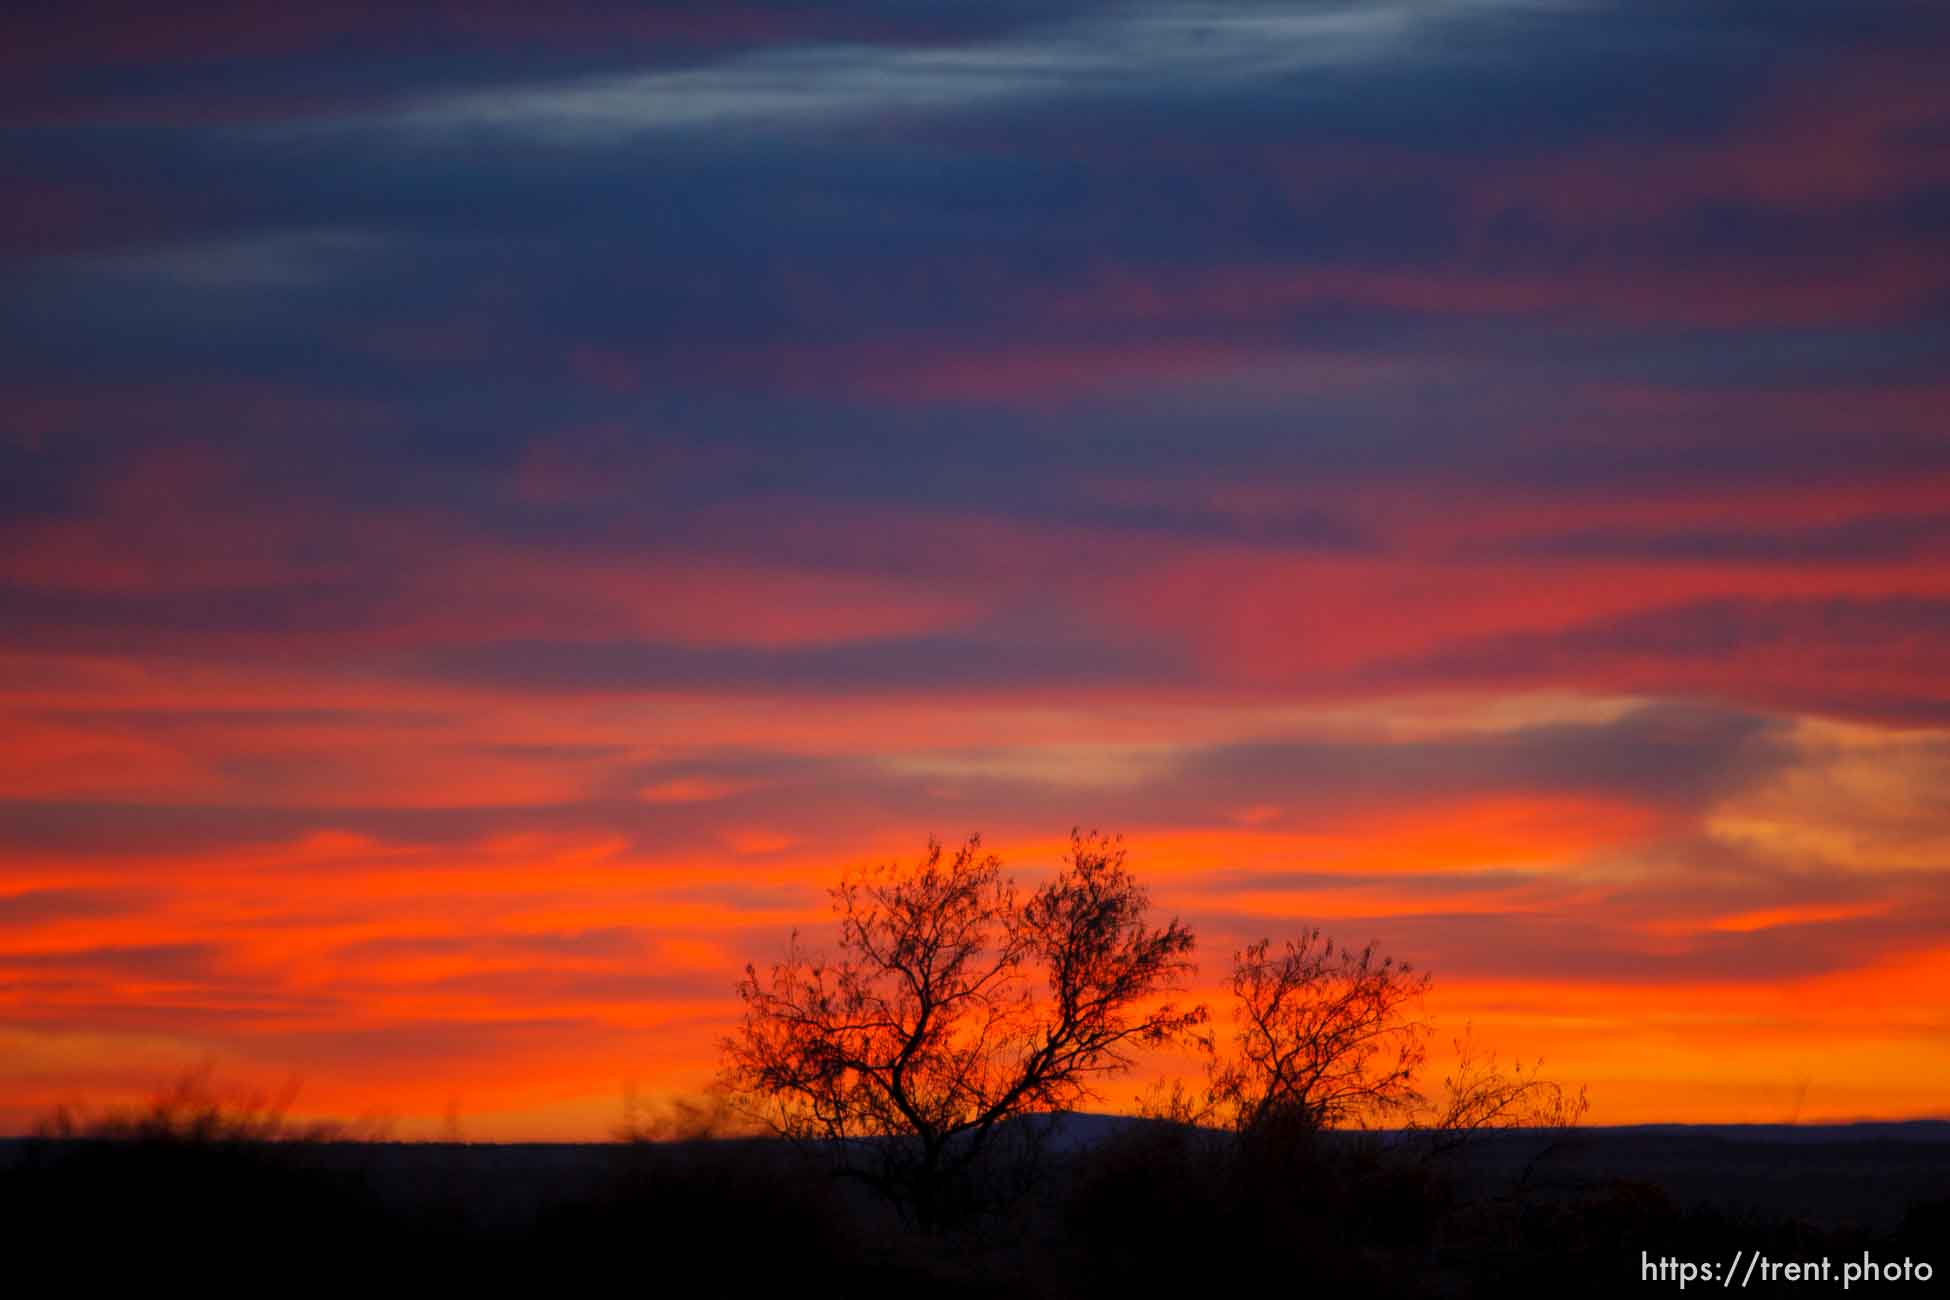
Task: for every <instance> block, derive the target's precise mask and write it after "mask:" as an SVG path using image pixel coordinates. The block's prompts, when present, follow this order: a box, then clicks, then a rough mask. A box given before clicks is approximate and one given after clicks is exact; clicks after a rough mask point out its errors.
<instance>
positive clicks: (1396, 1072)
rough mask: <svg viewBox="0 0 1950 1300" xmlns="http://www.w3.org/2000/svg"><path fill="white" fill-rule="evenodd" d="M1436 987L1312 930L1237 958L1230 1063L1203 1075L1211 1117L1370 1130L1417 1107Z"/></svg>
mask: <svg viewBox="0 0 1950 1300" xmlns="http://www.w3.org/2000/svg"><path fill="white" fill-rule="evenodd" d="M1428 987H1429V977H1428V976H1427V975H1422V974H1417V973H1416V972H1415V971H1414V970H1413V969H1412V968H1411V967H1410V966H1409V965H1408V964H1407V963H1406V962H1400V963H1398V962H1396V961H1395V960H1394V959H1393V958H1391V957H1383V956H1380V955H1379V954H1377V952H1376V951H1375V945H1374V944H1372V943H1370V944H1368V945H1367V946H1366V947H1365V948H1358V949H1356V948H1346V947H1337V946H1335V944H1334V943H1333V942H1332V941H1331V940H1328V939H1324V938H1322V937H1321V933H1320V931H1319V930H1317V929H1316V930H1309V931H1307V932H1305V933H1303V934H1302V935H1301V936H1300V937H1299V938H1298V939H1296V940H1290V941H1289V942H1288V943H1287V944H1286V945H1285V946H1284V947H1283V948H1282V949H1281V950H1280V951H1279V952H1277V953H1276V952H1274V951H1273V950H1272V944H1271V942H1270V941H1269V940H1266V939H1261V940H1260V941H1259V942H1257V943H1254V944H1251V945H1249V946H1248V947H1247V948H1246V949H1245V950H1244V951H1242V952H1239V953H1236V954H1234V956H1233V969H1232V992H1233V996H1234V997H1235V999H1236V1003H1235V1006H1234V1010H1233V1021H1234V1025H1235V1032H1234V1034H1233V1045H1234V1053H1233V1055H1232V1056H1231V1057H1229V1058H1227V1059H1223V1060H1220V1061H1217V1062H1215V1063H1214V1064H1213V1065H1212V1066H1211V1067H1210V1069H1209V1072H1208V1089H1207V1110H1206V1115H1207V1116H1208V1117H1211V1116H1215V1117H1217V1118H1219V1119H1220V1120H1222V1121H1224V1122H1225V1123H1227V1124H1228V1125H1229V1126H1231V1127H1232V1128H1234V1129H1235V1130H1237V1131H1239V1132H1241V1133H1252V1132H1257V1131H1262V1130H1264V1129H1267V1128H1268V1127H1271V1126H1274V1125H1278V1126H1281V1127H1287V1128H1298V1129H1301V1130H1313V1129H1320V1128H1333V1127H1339V1126H1343V1125H1348V1124H1362V1125H1366V1124H1370V1123H1373V1122H1375V1121H1378V1120H1381V1119H1385V1118H1389V1117H1393V1116H1396V1115H1402V1114H1406V1113H1407V1112H1408V1111H1410V1110H1411V1109H1412V1108H1413V1107H1414V1106H1415V1105H1416V1104H1417V1103H1418V1102H1419V1101H1420V1100H1421V1097H1420V1094H1419V1093H1418V1092H1417V1091H1416V1088H1415V1075H1416V1071H1417V1070H1419V1069H1420V1068H1421V1065H1422V1062H1423V1060H1424V1058H1425V1047H1424V1044H1425V1042H1426V1039H1427V1037H1428V1027H1427V1026H1426V1025H1425V1024H1424V1023H1423V1022H1422V1021H1420V1020H1418V1019H1416V1018H1415V1017H1414V1014H1413V1013H1414V1012H1415V1010H1416V1009H1417V1007H1418V1006H1419V1003H1420V1001H1421V998H1422V996H1423V994H1424V993H1426V992H1427V991H1428Z"/></svg>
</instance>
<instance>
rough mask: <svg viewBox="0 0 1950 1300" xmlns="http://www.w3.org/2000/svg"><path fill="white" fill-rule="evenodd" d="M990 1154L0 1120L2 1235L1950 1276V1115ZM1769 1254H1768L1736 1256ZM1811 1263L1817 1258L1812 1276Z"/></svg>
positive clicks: (1415, 1269) (588, 1264)
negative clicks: (940, 1208) (139, 1128)
mask: <svg viewBox="0 0 1950 1300" xmlns="http://www.w3.org/2000/svg"><path fill="white" fill-rule="evenodd" d="M992 1172H993V1174H994V1178H993V1179H992V1180H991V1182H989V1183H987V1184H985V1186H987V1187H988V1188H989V1189H990V1190H991V1191H995V1190H996V1189H998V1188H1002V1187H1016V1188H1019V1190H1018V1192H1017V1193H1016V1194H1015V1195H1012V1196H1000V1195H998V1196H996V1197H994V1198H992V1200H991V1202H990V1203H988V1204H987V1207H986V1208H985V1209H982V1210H981V1211H979V1212H973V1213H970V1214H969V1215H967V1216H966V1217H965V1218H964V1219H963V1220H962V1221H961V1222H959V1223H958V1224H957V1225H955V1226H953V1227H950V1228H948V1229H943V1230H935V1231H922V1230H920V1229H917V1228H914V1227H912V1226H910V1225H908V1224H906V1223H904V1222H903V1220H902V1219H901V1217H900V1216H899V1215H898V1214H897V1213H896V1212H895V1211H894V1210H893V1209H891V1208H890V1207H889V1206H887V1205H886V1204H885V1203H883V1202H881V1201H879V1200H878V1199H876V1198H875V1197H874V1196H872V1195H871V1194H870V1193H868V1192H867V1191H866V1190H865V1189H863V1188H861V1187H859V1186H858V1185H857V1184H854V1183H851V1182H845V1181H837V1180H835V1179H834V1178H833V1176H832V1175H831V1173H830V1171H829V1170H828V1169H827V1167H826V1166H825V1165H824V1164H822V1163H821V1162H820V1160H819V1159H818V1158H808V1157H807V1156H806V1154H805V1153H801V1152H795V1151H794V1150H793V1149H791V1148H788V1147H785V1146H783V1145H780V1144H776V1143H772V1142H764V1141H750V1140H746V1141H696V1142H683V1143H667V1144H648V1143H638V1144H612V1145H590V1146H558V1145H516V1146H503V1145H484V1144H471V1145H457V1144H403V1143H360V1142H332V1141H319V1140H304V1141H275V1142H265V1141H250V1140H233V1139H230V1138H227V1137H224V1136H222V1135H217V1136H211V1135H208V1134H204V1135H200V1136H198V1135H183V1134H171V1135H166V1136H161V1137H153V1136H152V1137H150V1138H148V1139H140V1138H138V1139H123V1140H113V1141H110V1140H102V1139H85V1138H68V1139H61V1140H51V1139H43V1140H15V1141H4V1142H0V1242H3V1243H4V1244H5V1250H6V1255H7V1258H8V1261H9V1263H10V1265H11V1266H12V1268H13V1269H14V1270H15V1274H16V1279H17V1280H20V1279H25V1278H26V1277H30V1276H33V1277H40V1276H48V1277H55V1278H58V1279H59V1281H60V1282H61V1284H62V1285H61V1289H62V1290H63V1291H67V1290H71V1289H73V1288H75V1287H80V1288H82V1289H83V1290H84V1291H86V1290H89V1289H92V1288H91V1287H90V1283H91V1282H95V1281H101V1280H108V1279H109V1278H110V1277H111V1276H112V1275H113V1276H121V1277H128V1276H131V1275H133V1276H138V1277H141V1278H144V1279H147V1280H148V1281H150V1282H152V1283H161V1282H164V1281H168V1282H169V1283H171V1284H172V1289H174V1287H175V1285H177V1284H187V1285H189V1286H190V1287H192V1288H201V1289H218V1290H231V1289H236V1288H239V1287H244V1286H248V1287H251V1288H252V1289H264V1288H276V1289H284V1288H287V1287H289V1286H293V1285H299V1286H305V1287H307V1288H309V1287H315V1286H318V1285H321V1284H337V1285H359V1286H371V1285H382V1286H385V1287H386V1288H387V1289H389V1290H390V1289H391V1288H393V1287H395V1286H399V1285H404V1284H417V1285H437V1286H441V1287H442V1288H443V1289H445V1288H451V1287H455V1286H469V1287H481V1286H486V1287H488V1288H489V1289H490V1290H492V1291H499V1290H502V1289H508V1288H521V1289H527V1288H529V1287H536V1288H546V1289H547V1290H548V1291H550V1292H563V1291H568V1290H570V1289H573V1290H576V1291H580V1290H584V1289H592V1288H597V1287H601V1288H604V1289H608V1288H610V1287H613V1286H616V1285H619V1284H620V1285H624V1286H627V1287H629V1288H630V1289H631V1290H639V1289H640V1290H643V1291H647V1292H663V1293H672V1294H677V1293H681V1294H687V1295H688V1294H716V1295H761V1294H763V1295H787V1294H796V1293H797V1292H798V1291H801V1290H807V1289H813V1290H817V1291H822V1292H823V1291H824V1290H825V1289H826V1284H827V1283H828V1282H831V1281H837V1282H838V1283H839V1284H840V1285H841V1287H842V1288H843V1291H844V1293H846V1294H850V1295H853V1296H877V1295H903V1294H913V1295H917V1296H921V1295H925V1296H957V1295H1005V1294H1006V1295H1026V1296H1045V1295H1046V1296H1148V1295H1201V1296H1202V1295H1206V1294H1214V1293H1219V1294H1224V1293H1237V1294H1252V1295H1269V1296H1272V1295H1280V1296H1286V1295H1292V1296H1302V1295H1322V1294H1329V1293H1332V1294H1337V1295H1345V1296H1470V1295H1499V1296H1502V1295H1528V1294H1552V1295H1563V1294H1571V1295H1623V1294H1636V1295H1649V1294H1657V1293H1661V1292H1665V1293H1677V1292H1680V1291H1681V1290H1682V1287H1681V1285H1680V1284H1681V1281H1682V1274H1683V1273H1685V1272H1686V1271H1687V1270H1688V1269H1690V1270H1691V1272H1690V1276H1686V1277H1684V1278H1683V1280H1685V1282H1686V1285H1685V1287H1684V1288H1683V1290H1684V1291H1685V1292H1687V1293H1694V1294H1704V1293H1706V1292H1708V1291H1710V1290H1721V1291H1726V1290H1732V1289H1743V1290H1745V1291H1748V1292H1750V1293H1753V1292H1761V1293H1767V1294H1799V1295H1807V1294H1830V1293H1841V1291H1842V1289H1843V1287H1842V1284H1843V1281H1844V1276H1845V1273H1846V1272H1847V1271H1848V1270H1849V1269H1850V1267H1851V1266H1853V1269H1854V1275H1853V1276H1852V1277H1850V1278H1849V1279H1848V1280H1849V1287H1848V1293H1849V1294H1872V1295H1917V1296H1921V1295H1931V1294H1950V1289H1946V1287H1945V1283H1946V1281H1950V1124H1910V1125H1862V1126H1849V1127H1834V1128H1654V1129H1592V1130H1583V1131H1578V1132H1575V1133H1572V1134H1570V1135H1564V1134H1555V1135H1552V1134H1538V1133H1527V1132H1514V1133H1494V1134H1486V1135H1479V1136H1478V1137H1477V1138H1476V1139H1475V1140H1473V1141H1472V1142H1470V1143H1469V1144H1467V1145H1466V1146H1464V1147H1463V1148H1461V1149H1460V1150H1450V1151H1433V1150H1430V1149H1429V1148H1428V1147H1427V1146H1426V1145H1423V1144H1421V1143H1419V1142H1414V1141H1402V1140H1398V1139H1386V1138H1381V1139H1377V1138H1374V1137H1369V1136H1356V1135H1344V1134H1335V1135H1326V1136H1325V1137H1320V1138H1306V1137H1304V1136H1292V1137H1288V1138H1286V1139H1283V1140H1278V1141H1266V1142H1261V1143H1259V1144H1247V1145H1242V1144H1239V1143H1237V1142H1236V1141H1233V1140H1230V1139H1225V1138H1221V1137H1218V1136H1217V1135H1213V1134H1209V1133H1205V1132H1201V1131H1195V1130H1186V1129H1181V1128H1178V1127H1176V1126H1171V1125H1164V1124H1156V1123H1138V1122H1118V1121H1110V1120H1106V1119H1104V1118H1102V1117H1093V1116H1073V1117H1068V1118H1067V1119H1066V1120H1065V1121H1064V1123H1063V1125H1062V1127H1061V1128H1060V1129H1059V1130H1058V1131H1057V1134H1056V1140H1055V1141H1054V1142H1053V1143H1051V1144H1050V1149H1049V1150H1048V1151H1047V1152H1046V1153H1045V1155H1044V1156H1043V1158H1042V1162H1041V1164H1040V1165H1039V1166H1038V1167H1037V1172H1036V1173H1035V1176H1034V1177H1033V1178H1029V1179H1018V1177H1017V1176H1018V1175H1020V1173H1021V1170H1019V1169H1016V1168H1009V1169H1002V1170H996V1171H992ZM1736 1252H1739V1253H1740V1255H1741V1258H1740V1260H1739V1261H1738V1263H1737V1264H1736V1262H1735V1255H1736ZM1756 1256H1758V1262H1759V1265H1760V1268H1759V1276H1754V1275H1753V1274H1752V1273H1748V1274H1746V1275H1745V1276H1744V1277H1743V1276H1740V1275H1738V1272H1739V1270H1740V1269H1743V1268H1746V1267H1747V1266H1748V1265H1750V1264H1752V1263H1754V1262H1755V1257H1756ZM1667 1260H1670V1261H1671V1263H1670V1264H1669V1265H1668V1264H1666V1263H1664V1261H1667ZM1823 1260H1826V1261H1827V1262H1828V1278H1827V1280H1826V1281H1825V1282H1824V1281H1821V1280H1819V1276H1818V1275H1819V1266H1820V1263H1821V1261H1823ZM1904 1261H1907V1265H1905V1263H1904ZM1788 1263H1793V1264H1797V1265H1807V1266H1811V1268H1810V1270H1809V1271H1810V1272H1811V1273H1813V1274H1815V1277H1813V1278H1812V1279H1811V1278H1810V1277H1809V1276H1807V1275H1805V1274H1804V1275H1803V1276H1802V1277H1800V1278H1798V1279H1795V1280H1789V1276H1788V1275H1787V1274H1786V1272H1785V1270H1782V1269H1780V1268H1779V1266H1780V1265H1784V1264H1788ZM1867 1265H1874V1266H1875V1269H1876V1276H1874V1277H1871V1276H1869V1274H1868V1270H1867ZM1730 1266H1732V1267H1735V1269H1736V1274H1737V1275H1736V1276H1735V1277H1734V1279H1733V1280H1732V1282H1731V1283H1729V1282H1728V1281H1727V1280H1726V1278H1725V1276H1724V1270H1726V1269H1727V1268H1728V1267H1730ZM1770 1266H1771V1267H1773V1268H1774V1269H1775V1272H1774V1279H1775V1280H1774V1282H1773V1283H1772V1284H1771V1285H1769V1284H1768V1282H1767V1279H1768V1277H1769V1268H1770ZM1919 1266H1927V1267H1928V1268H1929V1269H1930V1271H1931V1272H1932V1274H1933V1276H1931V1277H1930V1278H1928V1279H1924V1278H1922V1277H1921V1276H1920V1273H1921V1268H1920V1267H1919ZM1707 1267H1710V1268H1711V1269H1712V1270H1713V1271H1712V1273H1711V1275H1710V1276H1708V1275H1707V1274H1705V1273H1704V1272H1703V1271H1702V1270H1704V1269H1705V1268H1707ZM1892 1268H1893V1269H1895V1270H1898V1273H1897V1276H1896V1277H1895V1278H1894V1279H1893V1280H1892V1279H1891V1278H1890V1277H1889V1276H1888V1273H1889V1271H1890V1270H1891V1269H1892ZM50 1269H51V1271H50ZM1743 1281H1744V1283H1745V1285H1744V1286H1743V1285H1742V1283H1743ZM35 1289H36V1290H37V1291H45V1286H44V1284H43V1285H41V1286H37V1287H36V1288H35ZM23 1294H25V1292H23Z"/></svg>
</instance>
